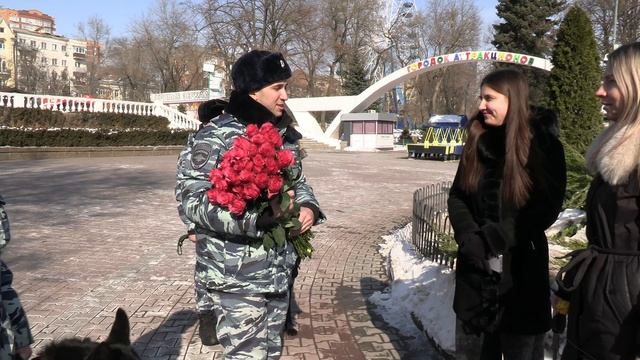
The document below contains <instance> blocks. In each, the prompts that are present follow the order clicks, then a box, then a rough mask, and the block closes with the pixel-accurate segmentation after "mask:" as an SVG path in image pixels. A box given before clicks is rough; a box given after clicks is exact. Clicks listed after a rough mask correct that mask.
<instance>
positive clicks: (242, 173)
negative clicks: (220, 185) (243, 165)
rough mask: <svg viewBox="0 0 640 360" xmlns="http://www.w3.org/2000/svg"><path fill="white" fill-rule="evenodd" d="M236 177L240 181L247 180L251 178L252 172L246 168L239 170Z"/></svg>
mask: <svg viewBox="0 0 640 360" xmlns="http://www.w3.org/2000/svg"><path fill="white" fill-rule="evenodd" d="M238 179H240V181H242V182H249V181H251V179H253V174H252V173H251V172H250V171H247V170H240V174H238Z"/></svg>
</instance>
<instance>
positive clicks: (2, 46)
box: [0, 41, 4, 49]
mask: <svg viewBox="0 0 640 360" xmlns="http://www.w3.org/2000/svg"><path fill="white" fill-rule="evenodd" d="M0 49H4V41H0Z"/></svg>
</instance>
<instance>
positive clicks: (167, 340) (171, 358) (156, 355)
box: [132, 310, 198, 360]
mask: <svg viewBox="0 0 640 360" xmlns="http://www.w3.org/2000/svg"><path fill="white" fill-rule="evenodd" d="M197 320H198V314H197V313H196V312H195V311H194V310H180V311H177V312H175V313H172V314H171V315H169V317H168V318H166V319H165V320H164V321H163V322H162V323H161V324H160V325H159V326H158V327H157V328H155V329H152V330H149V331H148V332H146V333H144V334H143V335H142V336H140V337H139V338H138V339H136V340H135V341H134V342H133V344H132V346H133V348H134V349H135V350H136V352H138V354H140V356H141V357H142V359H160V358H161V359H166V360H177V359H179V358H181V357H180V349H181V348H183V347H184V346H183V343H182V342H183V334H185V333H186V332H187V331H188V330H189V328H190V327H192V326H193V325H194V324H195V323H196V321H197Z"/></svg>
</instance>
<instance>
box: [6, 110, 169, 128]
mask: <svg viewBox="0 0 640 360" xmlns="http://www.w3.org/2000/svg"><path fill="white" fill-rule="evenodd" d="M0 125H2V126H7V127H13V128H31V129H51V128H72V129H108V130H127V129H137V130H166V129H167V128H168V126H169V120H168V119H167V118H165V117H162V116H154V115H135V114H123V113H102V112H70V113H63V112H60V111H53V110H41V109H30V108H9V107H5V108H3V109H2V111H0Z"/></svg>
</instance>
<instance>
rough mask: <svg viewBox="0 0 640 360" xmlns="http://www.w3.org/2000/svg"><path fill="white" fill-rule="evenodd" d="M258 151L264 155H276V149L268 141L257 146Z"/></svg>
mask: <svg viewBox="0 0 640 360" xmlns="http://www.w3.org/2000/svg"><path fill="white" fill-rule="evenodd" d="M258 153H260V155H262V156H264V157H273V156H275V155H276V149H275V148H274V147H273V145H271V144H270V143H268V142H266V143H264V144H262V145H260V147H259V148H258Z"/></svg>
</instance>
